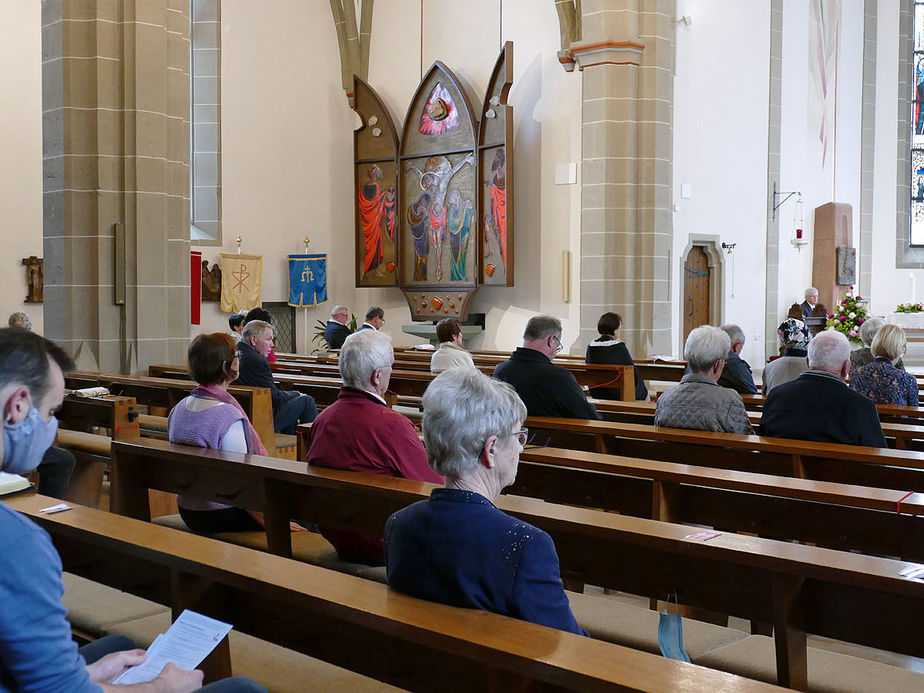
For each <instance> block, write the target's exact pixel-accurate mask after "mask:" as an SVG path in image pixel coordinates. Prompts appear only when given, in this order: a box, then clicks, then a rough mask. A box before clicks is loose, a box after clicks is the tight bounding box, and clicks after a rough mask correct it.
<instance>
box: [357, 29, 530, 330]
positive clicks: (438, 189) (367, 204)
mask: <svg viewBox="0 0 924 693" xmlns="http://www.w3.org/2000/svg"><path fill="white" fill-rule="evenodd" d="M512 82H513V43H511V42H509V41H508V42H507V43H506V44H505V46H504V49H503V50H502V51H501V54H500V56H499V57H498V59H497V62H496V63H495V65H494V70H493V71H492V73H491V79H490V80H489V81H488V88H487V93H486V94H485V97H484V100H483V101H482V103H481V110H480V111H475V110H474V108H473V106H472V104H471V101H470V100H469V97H468V95H467V93H466V91H465V89H464V87H463V86H462V85H461V84H460V83H459V80H458V79H456V77H455V75H453V73H452V72H451V71H450V70H449V68H447V67H446V66H445V65H443V64H442V63H440V62H436V63H434V64H433V66H432V67H431V68H430V69H429V71H428V72H427V73H426V74H425V75H424V77H423V79H422V80H421V82H420V85H419V86H418V87H417V91H416V92H415V94H414V97H413V98H412V99H411V103H410V106H409V107H408V111H407V115H406V116H405V119H404V127H403V129H402V131H401V132H400V134H399V132H398V130H397V129H396V127H395V124H394V121H393V120H392V117H391V115H390V113H389V112H388V109H387V107H386V106H385V104H384V103H383V102H382V100H381V99H380V98H379V97H378V95H377V94H376V93H375V91H374V90H373V89H372V88H371V87H370V86H369V85H368V84H366V83H365V82H363V81H362V80H360V79H359V78H354V85H353V95H354V109H355V110H356V112H357V113H358V114H359V116H360V118H361V119H362V125H361V127H360V128H359V129H357V130H356V131H355V133H354V135H353V161H354V184H355V186H356V198H355V199H356V214H355V217H356V286H357V287H372V286H397V287H398V288H400V289H401V290H402V291H403V292H404V295H405V298H406V299H407V301H408V305H409V306H410V308H411V316H412V318H413V319H414V320H434V319H439V318H443V317H447V316H457V317H460V318H462V319H464V318H465V317H466V315H467V313H468V305H469V302H470V301H471V298H472V296H473V295H474V293H475V291H476V290H477V289H478V287H479V286H483V285H494V286H513V264H514V263H513V258H514V243H513V179H514V178H513V108H512V107H511V106H509V105H507V94H508V92H509V90H510V86H511V84H512ZM508 190H510V195H509V197H508V192H507V191H508Z"/></svg>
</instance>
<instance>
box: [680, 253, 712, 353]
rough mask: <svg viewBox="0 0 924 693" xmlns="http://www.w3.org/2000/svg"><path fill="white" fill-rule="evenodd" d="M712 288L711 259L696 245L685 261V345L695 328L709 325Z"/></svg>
mask: <svg viewBox="0 0 924 693" xmlns="http://www.w3.org/2000/svg"><path fill="white" fill-rule="evenodd" d="M711 286H712V270H711V268H710V267H709V257H708V256H707V255H706V250H705V248H704V247H703V246H701V245H694V246H693V247H692V248H690V251H689V252H688V253H687V256H686V257H685V258H684V260H683V343H686V341H687V335H689V334H690V331H691V330H692V329H693V328H694V327H699V326H700V325H706V324H708V323H709V317H710V314H711V313H710V307H711V306H710V294H711V291H710V289H711Z"/></svg>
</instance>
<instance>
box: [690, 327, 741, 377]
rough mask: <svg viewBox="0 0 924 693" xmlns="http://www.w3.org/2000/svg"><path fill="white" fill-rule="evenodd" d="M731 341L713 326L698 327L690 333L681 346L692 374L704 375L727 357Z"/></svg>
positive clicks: (724, 333) (725, 334)
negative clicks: (717, 362)
mask: <svg viewBox="0 0 924 693" xmlns="http://www.w3.org/2000/svg"><path fill="white" fill-rule="evenodd" d="M729 349H731V339H729V337H728V334H727V333H726V332H725V331H724V330H720V329H719V328H718V327H715V326H713V325H700V326H699V327H697V328H694V329H693V330H691V331H690V334H689V335H688V336H687V342H686V344H684V346H683V357H684V358H685V359H686V360H687V364H689V366H690V370H691V371H692V372H693V373H706V372H707V371H709V370H710V369H711V368H712V367H713V366H714V365H715V362H716V361H719V360H721V359H724V358H725V357H726V356H728V351H729Z"/></svg>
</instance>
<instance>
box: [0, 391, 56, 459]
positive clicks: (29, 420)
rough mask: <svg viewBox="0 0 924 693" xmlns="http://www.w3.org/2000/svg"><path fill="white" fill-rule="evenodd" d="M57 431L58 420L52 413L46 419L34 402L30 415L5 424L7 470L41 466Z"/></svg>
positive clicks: (4, 450)
mask: <svg viewBox="0 0 924 693" xmlns="http://www.w3.org/2000/svg"><path fill="white" fill-rule="evenodd" d="M57 434H58V420H57V419H56V418H55V417H54V416H52V417H51V419H50V420H48V421H45V419H43V418H42V415H41V414H40V413H39V410H38V409H36V408H35V407H34V406H33V407H31V408H30V409H29V415H28V416H27V417H26V418H25V419H23V420H22V421H20V422H19V423H17V424H14V423H10V422H9V421H7V422H5V423H4V424H3V464H2V467H0V468H2V469H3V471H4V472H9V473H10V474H28V473H29V472H31V471H32V470H33V469H35V468H36V467H38V466H39V463H40V462H41V461H42V457H43V456H44V455H45V452H46V451H47V450H48V448H50V447H51V444H52V443H53V442H55V436H56V435H57Z"/></svg>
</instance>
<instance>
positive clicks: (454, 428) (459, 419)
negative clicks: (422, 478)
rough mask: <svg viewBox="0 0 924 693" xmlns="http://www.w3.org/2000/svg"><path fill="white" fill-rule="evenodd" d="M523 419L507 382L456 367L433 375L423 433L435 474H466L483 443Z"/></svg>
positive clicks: (519, 403)
mask: <svg viewBox="0 0 924 693" xmlns="http://www.w3.org/2000/svg"><path fill="white" fill-rule="evenodd" d="M525 420H526V406H525V405H524V404H523V402H522V400H521V399H520V398H519V396H518V395H517V393H516V390H514V389H513V388H512V387H511V386H510V385H508V384H507V383H503V382H501V381H499V380H494V379H493V378H489V377H488V376H487V375H485V374H484V373H482V372H480V371H476V370H472V369H471V368H465V367H464V366H457V367H455V368H449V369H448V370H445V371H443V372H442V373H440V374H439V375H438V376H436V377H435V378H434V379H433V382H431V383H430V386H429V387H428V388H427V391H426V392H424V396H423V436H424V445H425V446H426V448H427V458H428V460H429V462H430V466H431V467H432V468H433V470H434V471H435V472H436V473H437V474H442V475H443V476H447V477H456V478H461V477H465V476H467V475H469V474H471V473H472V472H474V471H475V470H476V469H477V468H478V464H479V462H478V460H479V457H480V456H481V450H482V448H483V447H484V443H485V441H486V440H487V439H488V438H489V437H490V436H492V435H496V436H505V435H509V434H510V433H511V432H512V431H514V430H515V429H518V428H519V427H520V426H522V425H523V421H525Z"/></svg>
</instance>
